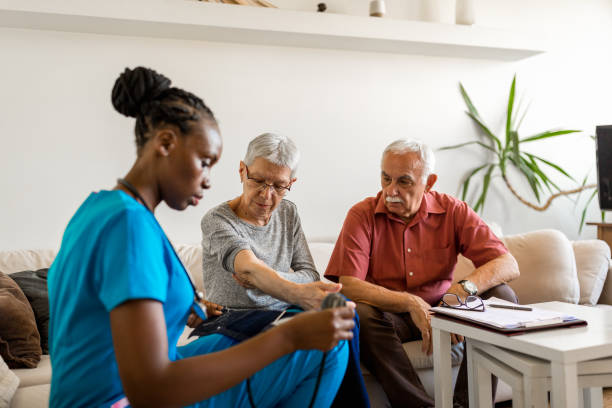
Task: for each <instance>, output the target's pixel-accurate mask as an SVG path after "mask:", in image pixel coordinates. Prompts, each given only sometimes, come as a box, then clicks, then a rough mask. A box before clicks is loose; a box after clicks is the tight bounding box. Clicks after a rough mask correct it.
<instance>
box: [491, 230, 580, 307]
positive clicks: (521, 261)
mask: <svg viewBox="0 0 612 408" xmlns="http://www.w3.org/2000/svg"><path fill="white" fill-rule="evenodd" d="M502 241H503V242H504V244H505V245H506V248H508V251H510V253H511V254H512V255H514V258H516V261H517V262H518V266H519V270H520V271H521V276H520V277H519V278H518V279H516V280H513V281H511V282H510V283H509V285H510V287H512V289H514V292H516V294H517V296H518V298H519V302H520V303H522V304H528V303H538V302H549V301H554V300H558V301H561V302H568V303H574V304H575V303H578V298H579V296H580V284H579V282H578V275H577V273H576V258H575V257H574V250H573V248H572V244H571V243H570V241H569V240H568V239H567V237H566V236H565V235H563V233H562V232H560V231H557V230H541V231H532V232H527V233H525V234H519V235H508V236H505V237H504V238H502Z"/></svg>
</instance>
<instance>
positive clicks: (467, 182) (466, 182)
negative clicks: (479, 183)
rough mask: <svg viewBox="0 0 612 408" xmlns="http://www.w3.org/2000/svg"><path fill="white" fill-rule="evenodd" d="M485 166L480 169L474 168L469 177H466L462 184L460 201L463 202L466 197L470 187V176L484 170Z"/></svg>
mask: <svg viewBox="0 0 612 408" xmlns="http://www.w3.org/2000/svg"><path fill="white" fill-rule="evenodd" d="M486 166H487V164H486V163H485V164H483V165H482V166H480V167H476V168H475V169H474V170H472V171H471V172H470V175H469V176H467V178H466V179H465V181H464V182H463V191H462V193H461V201H465V197H466V196H467V192H468V187H469V186H470V179H471V178H472V176H473V175H475V174H476V173H478V172H479V171H480V170H482V169H484V168H485V167H486Z"/></svg>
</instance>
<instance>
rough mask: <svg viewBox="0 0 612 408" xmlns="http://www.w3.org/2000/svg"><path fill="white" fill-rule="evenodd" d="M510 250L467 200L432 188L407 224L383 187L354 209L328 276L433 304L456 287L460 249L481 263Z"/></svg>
mask: <svg viewBox="0 0 612 408" xmlns="http://www.w3.org/2000/svg"><path fill="white" fill-rule="evenodd" d="M506 252H508V250H507V249H506V247H505V246H504V244H503V243H502V242H501V241H500V240H499V239H498V238H497V237H496V236H495V234H493V232H492V231H491V229H490V228H489V227H488V226H487V224H485V223H484V221H482V220H481V219H480V217H479V216H478V215H476V213H475V212H474V211H473V210H472V209H471V208H470V207H469V206H468V205H467V204H466V203H464V202H463V201H460V200H458V199H456V198H454V197H451V196H449V195H446V194H442V193H437V192H435V191H430V192H428V193H425V194H424V196H423V201H422V202H421V206H420V208H419V211H418V212H417V214H416V215H415V216H414V218H413V219H412V220H410V221H409V222H408V223H407V222H405V221H403V220H402V219H401V218H399V217H397V216H396V215H394V214H392V213H390V212H389V211H388V210H387V207H385V204H384V202H383V198H382V192H379V193H378V195H377V196H376V197H369V198H366V199H365V200H363V201H361V202H359V203H357V204H355V205H354V206H353V208H351V209H350V210H349V212H348V214H347V216H346V219H345V220H344V225H343V227H342V231H341V232H340V236H339V237H338V241H337V242H336V246H335V248H334V252H333V253H332V256H331V259H330V261H329V264H328V266H327V270H326V271H325V276H326V277H338V276H354V277H356V278H359V279H362V280H366V281H368V282H371V283H374V284H376V285H379V286H383V287H385V288H387V289H391V290H396V291H407V292H410V293H412V294H415V295H418V296H420V297H422V298H423V299H424V300H425V301H426V302H428V303H429V304H432V305H433V304H435V303H437V302H439V300H440V298H441V297H442V295H443V294H444V293H446V291H447V290H448V288H449V287H450V286H451V283H452V279H453V271H454V269H455V265H456V263H457V255H458V254H463V256H465V257H466V258H468V259H470V260H471V261H472V262H473V263H474V265H475V266H476V267H479V266H481V265H483V264H485V263H487V262H489V261H490V260H492V259H494V258H497V257H498V256H500V255H503V254H505V253H506Z"/></svg>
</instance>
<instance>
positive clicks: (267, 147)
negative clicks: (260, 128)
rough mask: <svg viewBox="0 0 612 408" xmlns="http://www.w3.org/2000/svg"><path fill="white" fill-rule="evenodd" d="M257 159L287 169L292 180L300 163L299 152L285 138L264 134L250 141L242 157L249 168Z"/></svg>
mask: <svg viewBox="0 0 612 408" xmlns="http://www.w3.org/2000/svg"><path fill="white" fill-rule="evenodd" d="M258 157H261V158H262V159H266V160H267V161H269V162H271V163H274V164H276V165H277V166H283V167H289V169H291V178H293V177H294V176H295V172H296V171H297V166H298V163H299V161H300V151H299V150H298V148H297V146H296V145H295V143H294V142H293V140H291V139H289V138H288V137H287V136H281V135H277V134H274V133H264V134H261V135H259V136H257V137H256V138H255V139H253V140H251V142H250V143H249V147H248V148H247V152H246V155H245V156H244V163H245V164H246V165H247V166H250V165H251V164H253V162H254V161H255V159H256V158H258Z"/></svg>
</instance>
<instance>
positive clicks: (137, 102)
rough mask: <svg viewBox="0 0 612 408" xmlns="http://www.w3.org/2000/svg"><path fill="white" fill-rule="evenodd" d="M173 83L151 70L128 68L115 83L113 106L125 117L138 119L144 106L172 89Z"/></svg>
mask: <svg viewBox="0 0 612 408" xmlns="http://www.w3.org/2000/svg"><path fill="white" fill-rule="evenodd" d="M171 83H172V81H170V79H168V78H166V77H165V76H163V75H162V74H159V73H157V72H156V71H154V70H152V69H150V68H145V67H136V68H134V69H129V68H126V69H125V71H123V73H122V74H121V75H119V78H117V81H115V86H114V87H113V92H112V94H111V99H112V102H113V106H114V107H115V109H116V110H117V111H118V112H119V113H121V114H123V115H125V116H131V117H137V116H138V114H139V113H141V107H142V105H143V104H144V103H146V102H149V101H152V100H153V99H155V97H157V96H159V94H161V93H162V92H163V91H165V90H166V89H168V88H170V84H171Z"/></svg>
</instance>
